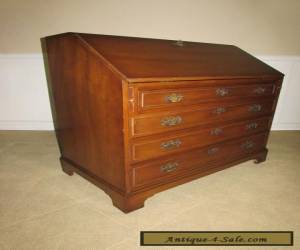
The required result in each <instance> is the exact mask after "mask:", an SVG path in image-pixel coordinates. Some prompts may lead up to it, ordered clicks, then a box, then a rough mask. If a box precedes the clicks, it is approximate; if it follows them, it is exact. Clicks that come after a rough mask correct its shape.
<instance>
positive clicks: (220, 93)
mask: <svg viewBox="0 0 300 250" xmlns="http://www.w3.org/2000/svg"><path fill="white" fill-rule="evenodd" d="M228 93H229V90H228V89H226V88H217V89H216V95H218V96H226V95H228Z"/></svg>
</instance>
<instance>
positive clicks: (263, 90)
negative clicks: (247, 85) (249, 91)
mask: <svg viewBox="0 0 300 250" xmlns="http://www.w3.org/2000/svg"><path fill="white" fill-rule="evenodd" d="M265 91H266V89H265V88H263V87H258V88H256V89H254V90H253V92H254V93H255V94H263V93H265Z"/></svg>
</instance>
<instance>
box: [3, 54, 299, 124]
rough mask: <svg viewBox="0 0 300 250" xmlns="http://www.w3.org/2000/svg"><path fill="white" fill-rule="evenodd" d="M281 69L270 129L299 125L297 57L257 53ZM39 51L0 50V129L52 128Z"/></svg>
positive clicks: (265, 60) (262, 58)
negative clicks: (0, 51)
mask: <svg viewBox="0 0 300 250" xmlns="http://www.w3.org/2000/svg"><path fill="white" fill-rule="evenodd" d="M258 58H260V59H261V60H263V61H264V62H266V63H268V64H270V65H271V66H273V67H274V68H276V69H278V70H280V71H281V72H283V73H284V74H285V75H286V76H285V79H284V83H283V88H282V92H281V96H280V98H279V104H278V108H277V111H276V114H275V119H274V123H273V127H272V129H273V130H299V129H300V57H296V56H295V57H293V56H258ZM52 129H53V123H52V118H51V111H50V104H49V98H48V91H47V83H46V78H45V73H44V65H43V59H42V55H41V54H13V55H12V54H6V55H4V54H2V55H1V54H0V130H52Z"/></svg>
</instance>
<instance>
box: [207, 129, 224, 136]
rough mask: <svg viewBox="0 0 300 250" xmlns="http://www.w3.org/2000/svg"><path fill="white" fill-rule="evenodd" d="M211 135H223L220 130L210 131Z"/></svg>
mask: <svg viewBox="0 0 300 250" xmlns="http://www.w3.org/2000/svg"><path fill="white" fill-rule="evenodd" d="M210 134H211V135H221V134H223V129H222V128H214V129H212V130H211V131H210Z"/></svg>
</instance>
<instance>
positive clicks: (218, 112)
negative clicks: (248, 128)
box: [213, 107, 226, 115]
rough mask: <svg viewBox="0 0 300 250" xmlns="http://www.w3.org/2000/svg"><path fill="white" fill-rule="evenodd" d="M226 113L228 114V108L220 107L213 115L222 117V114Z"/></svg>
mask: <svg viewBox="0 0 300 250" xmlns="http://www.w3.org/2000/svg"><path fill="white" fill-rule="evenodd" d="M225 112H226V108H224V107H218V108H216V109H215V110H214V111H213V113H214V114H217V115H220V114H222V113H225Z"/></svg>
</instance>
